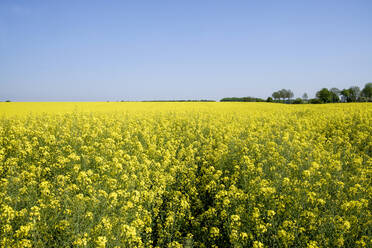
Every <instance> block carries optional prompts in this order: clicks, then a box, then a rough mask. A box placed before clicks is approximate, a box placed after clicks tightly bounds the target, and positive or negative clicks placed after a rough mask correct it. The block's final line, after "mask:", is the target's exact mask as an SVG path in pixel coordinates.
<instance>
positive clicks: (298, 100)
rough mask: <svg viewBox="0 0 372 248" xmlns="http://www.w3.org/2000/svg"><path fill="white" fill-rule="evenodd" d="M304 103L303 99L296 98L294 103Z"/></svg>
mask: <svg viewBox="0 0 372 248" xmlns="http://www.w3.org/2000/svg"><path fill="white" fill-rule="evenodd" d="M302 103H304V101H303V100H302V99H301V98H296V99H295V100H294V101H293V104H302Z"/></svg>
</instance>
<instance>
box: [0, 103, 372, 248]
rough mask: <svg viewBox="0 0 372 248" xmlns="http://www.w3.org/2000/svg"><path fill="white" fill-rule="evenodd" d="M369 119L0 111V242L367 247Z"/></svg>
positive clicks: (52, 108)
mask: <svg viewBox="0 0 372 248" xmlns="http://www.w3.org/2000/svg"><path fill="white" fill-rule="evenodd" d="M371 120H372V104H371V103H344V104H327V105H284V104H273V103H213V102H210V103H209V102H207V103H195V102H190V103H161V102H160V103H120V102H119V103H0V246H1V247H255V248H259V247H309V248H315V247H372V235H371V232H372V222H371V220H372V216H371V209H372V208H371V195H372V185H371V176H372V168H371V165H372V157H371V156H372V135H371V134H372V123H371Z"/></svg>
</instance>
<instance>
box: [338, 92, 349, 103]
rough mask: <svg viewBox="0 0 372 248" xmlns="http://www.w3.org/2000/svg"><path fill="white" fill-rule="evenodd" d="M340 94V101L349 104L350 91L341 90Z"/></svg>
mask: <svg viewBox="0 0 372 248" xmlns="http://www.w3.org/2000/svg"><path fill="white" fill-rule="evenodd" d="M340 94H341V96H342V101H343V102H351V98H350V90H349V89H343V90H341V92H340Z"/></svg>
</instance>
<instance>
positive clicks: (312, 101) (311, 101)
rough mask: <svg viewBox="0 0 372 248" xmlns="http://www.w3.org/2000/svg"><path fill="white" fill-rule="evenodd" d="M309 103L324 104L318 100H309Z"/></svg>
mask: <svg viewBox="0 0 372 248" xmlns="http://www.w3.org/2000/svg"><path fill="white" fill-rule="evenodd" d="M309 103H311V104H319V103H322V102H321V101H320V100H319V99H318V98H313V99H310V100H309Z"/></svg>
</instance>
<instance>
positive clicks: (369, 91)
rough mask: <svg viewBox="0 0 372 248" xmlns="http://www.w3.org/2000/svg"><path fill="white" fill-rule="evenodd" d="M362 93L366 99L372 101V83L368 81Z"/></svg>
mask: <svg viewBox="0 0 372 248" xmlns="http://www.w3.org/2000/svg"><path fill="white" fill-rule="evenodd" d="M361 95H362V96H363V97H365V99H366V101H372V83H366V85H365V86H364V88H363V90H362V92H361Z"/></svg>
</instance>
